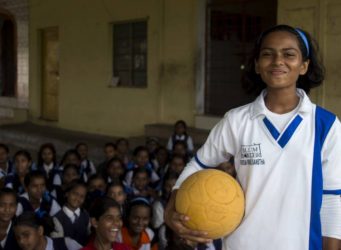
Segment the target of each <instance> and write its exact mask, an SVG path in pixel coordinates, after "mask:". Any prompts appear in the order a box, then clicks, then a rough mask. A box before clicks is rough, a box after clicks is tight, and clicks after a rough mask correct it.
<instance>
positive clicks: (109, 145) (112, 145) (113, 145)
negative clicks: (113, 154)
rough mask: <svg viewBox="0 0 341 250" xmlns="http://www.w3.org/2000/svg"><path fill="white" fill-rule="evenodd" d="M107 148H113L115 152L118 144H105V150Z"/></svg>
mask: <svg viewBox="0 0 341 250" xmlns="http://www.w3.org/2000/svg"><path fill="white" fill-rule="evenodd" d="M107 147H112V148H113V149H115V150H116V149H117V147H116V144H115V143H113V142H107V143H106V144H104V148H107Z"/></svg>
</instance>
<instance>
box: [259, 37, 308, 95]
mask: <svg viewBox="0 0 341 250" xmlns="http://www.w3.org/2000/svg"><path fill="white" fill-rule="evenodd" d="M308 64H309V61H305V62H303V58H302V52H301V50H300V48H299V42H298V40H297V37H296V36H295V35H294V34H291V33H289V32H286V31H275V32H272V33H270V34H268V35H267V36H266V37H265V38H264V39H263V41H262V44H261V48H260V53H259V58H258V60H257V61H256V62H255V71H256V73H257V74H259V75H260V76H261V78H262V80H263V81H264V82H265V84H266V85H267V88H268V90H272V89H296V81H297V79H298V77H299V76H300V75H304V74H305V73H306V72H307V70H308Z"/></svg>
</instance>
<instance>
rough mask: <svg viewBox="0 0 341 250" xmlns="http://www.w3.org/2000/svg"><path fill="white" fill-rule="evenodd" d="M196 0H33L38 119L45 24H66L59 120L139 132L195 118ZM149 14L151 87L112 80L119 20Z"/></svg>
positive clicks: (33, 92)
mask: <svg viewBox="0 0 341 250" xmlns="http://www.w3.org/2000/svg"><path fill="white" fill-rule="evenodd" d="M195 7H196V6H195V1H194V0H191V1H181V0H144V1H140V0H139V1H138V0H130V1H125V0H117V1H110V0H103V1H92V0H83V1H81V2H79V1H70V0H59V1H52V0H45V1H37V0H31V1H30V22H29V27H30V28H29V30H30V37H29V39H30V97H29V101H30V109H29V111H30V119H31V120H32V121H34V122H36V123H45V122H44V121H42V120H40V115H41V86H42V83H41V44H40V33H41V30H42V29H44V28H47V27H52V26H58V27H59V40H60V65H59V67H60V72H59V74H60V85H59V121H58V122H55V123H51V122H50V123H48V124H49V125H55V126H57V127H61V128H65V129H71V130H78V131H84V132H92V133H100V134H109V135H110V134H111V135H123V136H128V135H129V136H134V135H141V134H143V128H144V124H148V123H155V122H166V123H173V122H174V121H175V120H176V119H180V118H181V119H184V120H186V121H188V123H189V124H192V123H193V120H194V116H193V110H194V94H195V93H194V69H195V65H194V61H195V58H194V51H195V44H194V41H195V28H196V25H195V23H196V18H195V15H196V11H195ZM141 18H147V19H148V76H147V78H148V87H147V88H119V87H108V85H109V84H110V82H111V77H112V53H113V51H112V25H111V24H112V23H113V22H120V21H128V20H135V19H141Z"/></svg>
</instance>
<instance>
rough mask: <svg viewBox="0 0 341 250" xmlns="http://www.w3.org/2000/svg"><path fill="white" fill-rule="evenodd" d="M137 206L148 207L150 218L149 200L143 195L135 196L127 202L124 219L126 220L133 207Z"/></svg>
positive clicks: (150, 207)
mask: <svg viewBox="0 0 341 250" xmlns="http://www.w3.org/2000/svg"><path fill="white" fill-rule="evenodd" d="M137 206H143V207H147V208H149V211H150V218H152V206H151V204H150V202H149V201H148V200H147V199H146V198H145V197H136V198H134V199H132V200H130V201H129V204H128V207H127V213H126V219H127V220H128V218H129V216H130V214H131V211H132V210H133V208H134V207H137ZM126 225H129V224H128V223H127V222H126Z"/></svg>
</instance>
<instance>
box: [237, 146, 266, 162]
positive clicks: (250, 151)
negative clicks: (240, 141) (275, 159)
mask: <svg viewBox="0 0 341 250" xmlns="http://www.w3.org/2000/svg"><path fill="white" fill-rule="evenodd" d="M264 164H265V160H264V158H263V157H262V150H261V147H260V143H259V144H252V145H242V148H241V156H240V165H264Z"/></svg>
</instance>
